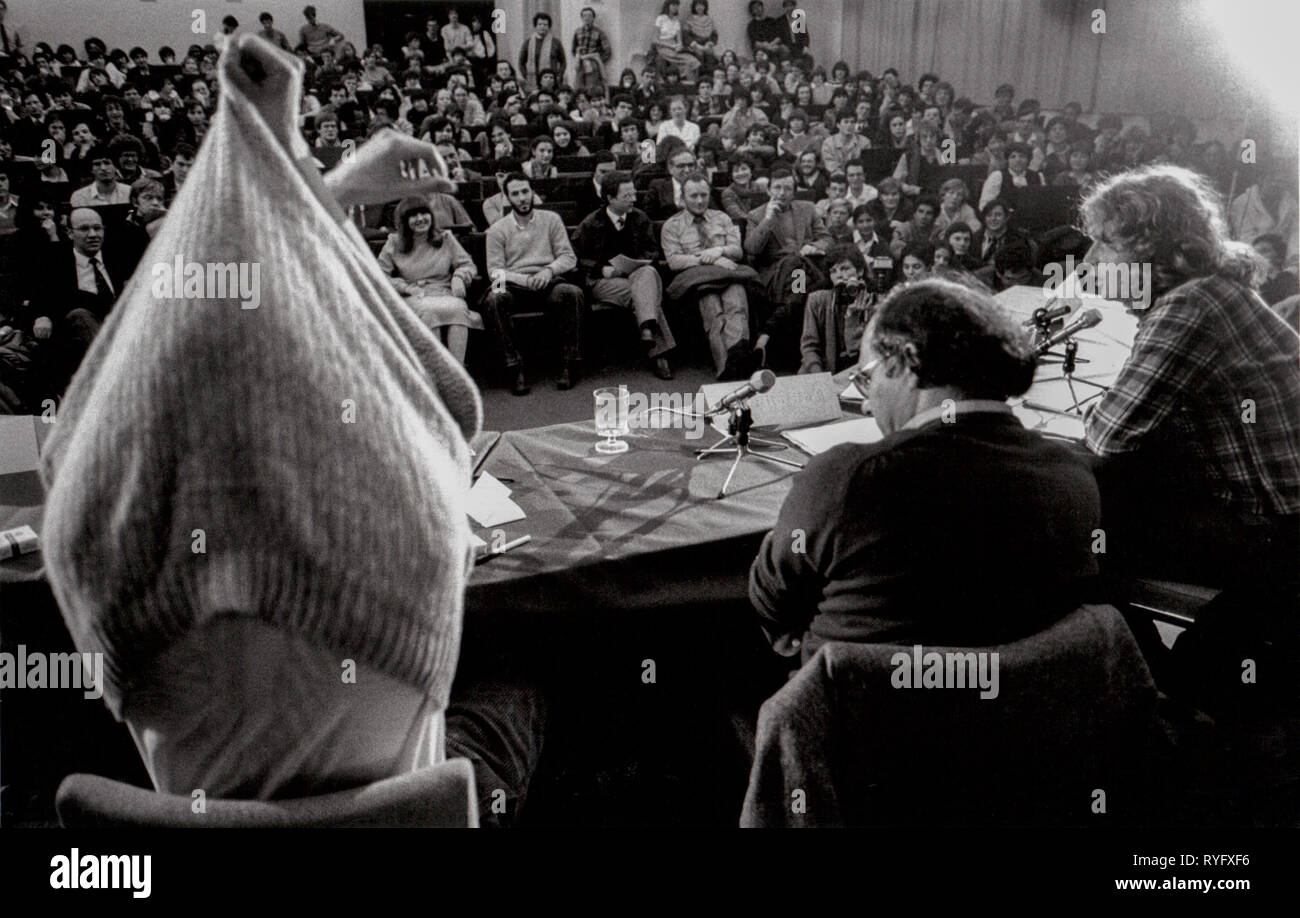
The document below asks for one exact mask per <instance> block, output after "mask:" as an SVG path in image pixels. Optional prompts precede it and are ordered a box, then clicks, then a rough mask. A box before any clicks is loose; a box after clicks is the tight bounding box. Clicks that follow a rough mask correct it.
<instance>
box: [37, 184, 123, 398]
mask: <svg viewBox="0 0 1300 918" xmlns="http://www.w3.org/2000/svg"><path fill="white" fill-rule="evenodd" d="M68 225H69V228H70V235H71V237H72V243H71V245H60V246H57V247H56V248H54V249H53V251H52V252H51V254H50V256H49V260H48V261H47V262H46V263H45V264H43V265H41V266H40V267H39V268H38V270H36V271H35V272H34V273H33V275H32V289H31V291H30V296H29V297H28V298H27V300H26V304H27V305H26V309H25V314H26V315H25V321H24V322H23V325H25V326H26V330H27V331H29V332H30V333H31V335H32V337H33V338H35V339H36V340H37V341H41V342H44V344H42V348H43V349H45V351H46V353H47V355H48V358H49V359H48V360H47V361H46V362H45V363H46V365H45V367H44V371H45V372H46V373H47V375H48V378H49V380H50V384H51V386H52V388H53V389H54V391H57V392H62V391H63V389H64V388H65V387H66V386H67V384H68V381H69V380H71V379H72V374H73V373H75V372H76V371H77V367H78V366H80V365H81V359H82V357H84V356H85V355H86V351H87V349H88V348H89V347H90V343H91V341H93V340H94V339H95V335H96V334H97V333H98V332H99V327H100V325H102V324H103V322H104V319H105V318H107V317H108V313H109V310H111V309H112V308H113V303H114V302H116V300H117V297H118V295H119V294H120V293H121V292H122V287H123V286H124V285H125V284H126V281H127V280H128V279H129V277H130V275H129V272H128V271H127V270H125V268H124V267H123V265H122V263H121V261H120V259H119V258H117V257H116V255H115V253H114V252H113V251H112V250H109V251H105V249H104V221H103V220H102V219H101V218H100V216H99V214H98V213H96V212H95V211H94V210H91V209H90V208H88V207H79V208H77V209H75V210H73V211H72V214H71V215H70V216H69V218H68Z"/></svg>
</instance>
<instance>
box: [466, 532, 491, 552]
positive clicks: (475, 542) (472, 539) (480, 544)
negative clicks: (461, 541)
mask: <svg viewBox="0 0 1300 918" xmlns="http://www.w3.org/2000/svg"><path fill="white" fill-rule="evenodd" d="M469 545H470V548H472V549H474V550H475V551H478V550H479V549H480V548H487V542H484V541H483V540H482V539H480V538H479V537H478V536H477V535H475V534H474V533H472V532H471V533H470V534H469Z"/></svg>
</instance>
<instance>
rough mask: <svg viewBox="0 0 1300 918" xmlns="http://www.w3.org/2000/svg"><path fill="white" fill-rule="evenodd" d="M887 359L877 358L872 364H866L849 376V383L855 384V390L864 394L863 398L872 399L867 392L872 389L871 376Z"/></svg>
mask: <svg viewBox="0 0 1300 918" xmlns="http://www.w3.org/2000/svg"><path fill="white" fill-rule="evenodd" d="M887 359H888V358H887V357H877V358H876V359H875V360H873V361H871V362H870V363H864V364H863V365H862V366H860V367H858V368H857V369H855V370H854V371H853V372H852V373H850V374H849V382H851V383H853V386H854V388H856V389H857V390H858V392H860V393H861V394H862V397H863V398H869V397H870V393H869V392H868V391H867V390H868V389H869V388H870V387H871V374H872V373H873V372H875V369H876V367H878V366H880V364H881V363H882V362H884V361H885V360H887Z"/></svg>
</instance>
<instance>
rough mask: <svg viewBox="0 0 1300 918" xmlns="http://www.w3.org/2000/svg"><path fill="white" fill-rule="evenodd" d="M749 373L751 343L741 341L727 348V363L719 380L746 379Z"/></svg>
mask: <svg viewBox="0 0 1300 918" xmlns="http://www.w3.org/2000/svg"><path fill="white" fill-rule="evenodd" d="M749 375H750V374H749V343H748V342H747V341H741V342H740V343H739V344H733V345H732V346H731V347H730V348H729V349H728V350H727V363H726V365H725V366H724V367H723V368H722V375H720V376H719V377H718V381H719V382H723V381H727V380H732V379H746V378H748V376H749Z"/></svg>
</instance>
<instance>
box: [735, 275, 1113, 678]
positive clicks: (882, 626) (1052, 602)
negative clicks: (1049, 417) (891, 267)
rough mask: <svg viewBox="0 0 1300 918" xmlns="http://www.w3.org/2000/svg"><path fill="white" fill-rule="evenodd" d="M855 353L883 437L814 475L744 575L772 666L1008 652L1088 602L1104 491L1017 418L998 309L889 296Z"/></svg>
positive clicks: (803, 480)
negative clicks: (881, 652) (883, 651)
mask: <svg viewBox="0 0 1300 918" xmlns="http://www.w3.org/2000/svg"><path fill="white" fill-rule="evenodd" d="M861 355H862V356H861V361H862V362H861V365H860V372H861V373H862V374H864V375H865V376H866V377H867V378H868V379H869V380H870V381H869V383H867V385H868V391H869V399H870V404H871V409H872V412H873V414H874V415H875V419H876V421H877V423H878V424H879V425H880V428H881V430H882V431H884V433H885V434H886V436H885V438H884V439H883V440H881V441H879V442H878V443H873V444H870V445H868V446H860V445H845V446H838V447H836V448H834V449H831V450H828V451H827V452H825V453H822V454H821V455H819V456H816V457H814V458H813V459H812V460H810V461H809V463H808V464H807V465H806V466H805V467H804V470H803V472H801V473H800V474H799V475H798V476H797V477H796V479H795V484H794V487H793V489H792V490H791V491H790V494H789V495H788V496H787V497H786V501H785V504H784V505H783V506H782V508H781V513H780V515H779V517H778V519H777V522H776V526H775V527H774V528H773V530H772V532H770V533H769V534H768V535H767V537H766V538H765V539H764V541H763V545H762V547H761V548H760V549H759V553H758V557H757V558H756V559H755V561H754V564H753V568H752V570H751V571H750V579H749V596H750V600H751V601H752V602H753V604H754V606H755V608H756V609H757V610H758V613H759V616H760V618H761V620H762V624H763V628H764V630H765V631H766V632H767V634H768V637H769V638H770V639H772V640H773V641H774V646H775V647H776V648H777V649H778V651H780V652H783V653H786V654H787V655H793V654H794V653H797V652H799V651H802V655H803V659H804V661H805V662H806V661H807V660H809V659H811V657H812V655H813V654H814V653H815V652H816V650H817V648H818V647H819V646H820V645H821V644H822V643H824V642H826V641H857V642H864V643H872V642H875V643H902V644H912V643H926V644H957V645H984V644H994V643H1001V642H1004V641H1009V640H1015V639H1017V638H1021V637H1025V636H1028V635H1030V634H1033V633H1035V632H1037V631H1040V630H1042V629H1043V628H1045V627H1047V626H1048V625H1050V624H1052V623H1053V622H1054V621H1056V620H1058V619H1060V618H1062V617H1064V616H1065V615H1067V614H1068V613H1069V612H1071V611H1072V610H1073V609H1075V608H1076V607H1077V606H1078V605H1079V604H1080V603H1082V602H1084V601H1086V600H1087V599H1089V598H1091V597H1088V596H1087V595H1086V593H1087V591H1088V590H1090V589H1092V588H1093V586H1094V584H1093V579H1094V578H1095V576H1096V574H1097V559H1096V556H1095V555H1094V554H1093V553H1092V548H1091V545H1092V539H1093V531H1094V530H1095V529H1097V527H1098V525H1099V524H1100V519H1101V501H1100V497H1099V495H1098V492H1097V483H1096V481H1095V480H1094V479H1093V476H1092V472H1091V471H1090V470H1089V468H1088V467H1087V465H1086V464H1085V463H1084V461H1083V460H1082V459H1081V458H1079V457H1077V456H1076V455H1075V454H1074V453H1073V452H1071V451H1069V450H1067V449H1066V448H1065V447H1063V446H1059V445H1055V444H1053V443H1052V442H1051V441H1049V440H1046V439H1044V438H1043V437H1042V436H1041V435H1040V434H1038V433H1035V432H1032V431H1029V430H1026V429H1025V428H1024V426H1023V425H1022V424H1021V423H1020V421H1019V420H1018V419H1017V418H1016V417H1015V415H1013V414H1012V413H1011V408H1010V407H1009V406H1008V405H1007V404H1006V399H1007V398H1010V397H1012V396H1015V395H1018V394H1020V393H1021V392H1023V391H1024V390H1025V389H1027V388H1028V387H1029V384H1030V383H1031V382H1032V380H1033V375H1034V364H1035V360H1034V358H1033V356H1032V355H1031V354H1029V353H1028V352H1027V351H1026V350H1025V348H1024V344H1023V336H1022V335H1021V334H1020V331H1019V330H1018V329H1016V328H1015V327H1013V326H1011V325H1010V324H1009V323H1008V322H1007V321H1006V319H1005V318H1003V317H1002V316H1001V315H1000V314H999V313H998V311H997V306H996V305H995V304H994V303H993V302H992V301H991V300H990V299H989V298H988V297H987V296H986V295H984V294H981V293H978V292H976V291H974V290H972V289H970V288H968V287H963V286H960V285H958V284H954V283H951V282H949V281H940V280H929V281H922V282H919V283H915V284H911V285H908V286H907V287H902V288H899V289H898V290H897V291H895V292H894V293H893V294H892V295H891V296H890V297H889V298H888V299H887V300H886V301H885V302H884V303H883V304H881V306H880V307H879V309H878V310H877V312H876V314H875V316H874V318H873V319H872V321H871V323H870V324H869V325H868V326H867V331H866V334H865V336H864V339H863V343H862V348H861Z"/></svg>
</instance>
